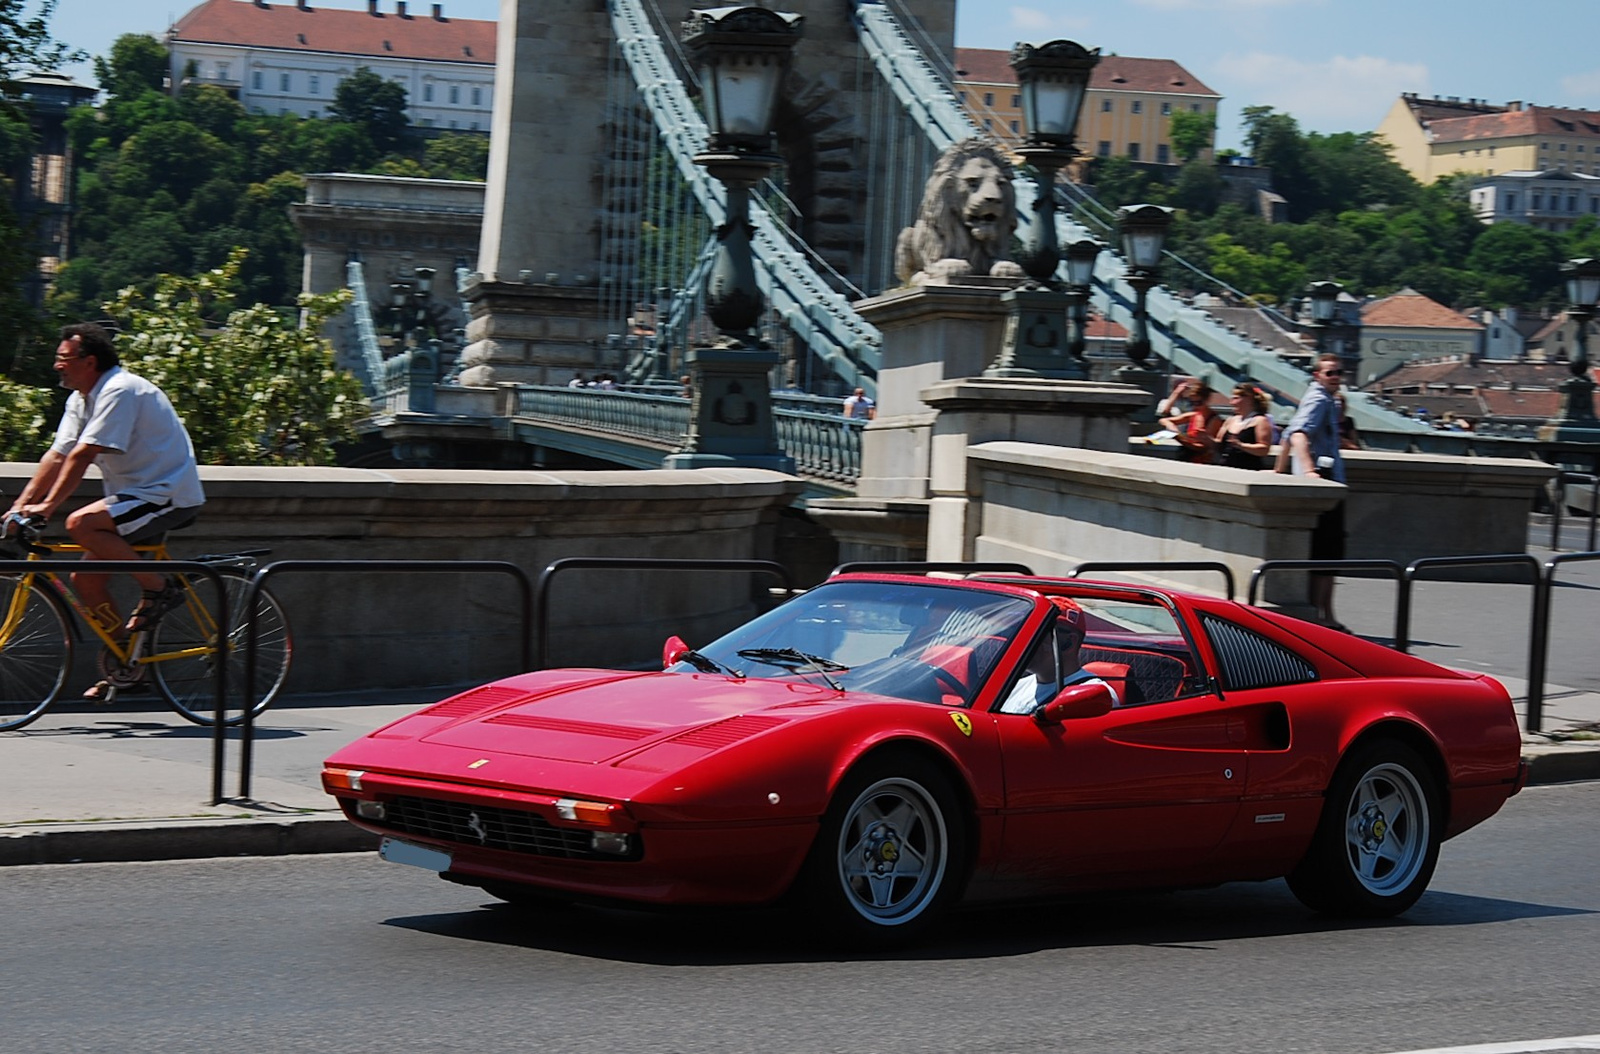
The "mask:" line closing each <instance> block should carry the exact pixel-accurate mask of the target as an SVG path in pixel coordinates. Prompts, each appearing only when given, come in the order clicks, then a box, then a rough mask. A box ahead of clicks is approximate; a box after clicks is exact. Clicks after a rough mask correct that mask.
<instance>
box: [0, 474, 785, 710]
mask: <svg viewBox="0 0 1600 1054" xmlns="http://www.w3.org/2000/svg"><path fill="white" fill-rule="evenodd" d="M30 472H31V466H29V465H20V464H0V493H3V494H8V495H15V494H16V493H17V492H18V491H19V490H20V489H21V487H22V486H23V485H24V484H25V483H26V481H27V479H28V476H29V474H30ZM201 475H202V478H203V480H204V483H205V487H206V493H207V496H208V501H207V504H206V509H205V512H204V513H203V515H202V516H201V518H200V520H199V522H198V523H197V524H195V526H193V527H191V528H189V529H187V530H183V531H179V532H176V533H174V534H173V535H172V536H171V539H170V542H171V547H172V551H173V555H174V556H175V557H177V558H179V559H184V558H188V557H193V556H196V555H199V554H201V553H206V552H226V551H232V550H235V549H253V548H270V549H271V550H272V552H271V555H270V556H269V557H267V558H266V559H268V560H291V559H292V560H375V559H383V560H497V561H509V562H511V563H513V564H516V565H518V566H519V567H521V568H522V569H523V570H524V571H525V572H526V573H527V574H528V575H529V577H530V578H531V579H534V580H535V581H536V580H537V578H538V576H539V573H540V572H541V571H542V570H543V569H544V568H545V567H546V566H547V565H548V564H549V563H550V562H551V561H553V560H556V559H560V558H562V557H571V556H610V557H674V558H719V559H771V558H772V557H773V553H774V549H775V542H776V536H777V519H778V515H779V513H780V511H781V510H782V509H784V508H785V507H787V506H788V505H789V504H790V503H792V502H793V500H794V498H795V496H796V495H797V494H798V492H799V489H800V482H799V481H798V480H795V479H793V478H791V477H787V476H782V475H779V474H777V473H773V472H762V471H758V470H753V469H706V470H699V471H694V472H670V471H654V472H625V471H617V472H566V473H545V472H487V471H485V472H467V471H450V472H445V471H429V470H396V471H372V470H364V469H343V468H282V469H275V468H224V467H215V468H203V469H202V470H201ZM99 493H100V484H99V481H98V479H93V480H90V481H86V482H85V484H84V485H83V487H82V488H81V489H80V492H79V498H80V500H84V501H87V500H91V499H92V498H94V497H97V496H99ZM775 584H777V583H776V582H773V581H772V580H770V579H768V578H764V577H763V578H758V579H752V578H751V576H747V575H744V574H728V573H715V574H707V573H688V572H666V571H656V572H648V573H644V572H618V571H574V572H570V573H567V574H564V575H562V576H560V577H558V578H557V579H556V583H555V584H554V585H553V587H552V591H551V595H550V599H551V613H552V614H551V619H550V624H551V625H550V660H549V661H550V665H552V666H585V665H596V666H599V665H638V664H645V663H649V662H650V661H651V660H653V659H655V658H657V657H658V656H659V654H660V647H661V642H662V641H663V640H664V639H665V638H666V637H667V636H668V635H670V634H673V633H676V634H678V635H680V636H682V637H683V638H684V639H685V640H688V641H690V642H691V643H695V644H699V643H704V642H706V641H707V640H709V639H710V638H711V637H712V636H714V635H716V634H718V633H720V632H723V631H725V630H726V629H729V628H731V627H732V626H734V625H737V624H738V623H739V622H742V621H743V620H745V619H746V618H748V617H749V616H750V615H751V614H753V613H754V611H755V610H756V608H755V602H754V600H753V599H752V598H753V596H755V595H756V593H757V592H758V591H759V590H762V589H764V588H765V587H766V586H768V585H775ZM795 584H796V585H809V584H810V583H809V582H796V583H795ZM272 589H273V592H274V593H276V594H277V595H278V597H279V599H280V600H281V601H282V603H283V605H284V607H285V609H286V610H287V612H288V615H289V619H290V623H291V626H292V629H293V633H294V647H295V652H294V664H293V669H292V671H291V679H290V681H289V684H288V686H287V690H288V691H291V692H309V691H339V690H346V689H349V690H354V689H359V688H367V687H401V686H411V687H421V686H425V685H446V684H460V683H463V682H470V681H475V680H485V679H489V678H492V677H499V676H504V675H506V674H509V673H512V672H514V671H515V669H516V667H517V665H518V663H517V658H518V655H519V647H518V644H519V642H518V635H519V632H520V625H521V616H520V603H519V594H518V592H517V589H516V585H515V581H514V579H512V578H511V577H510V576H507V575H503V574H471V575H463V574H428V575H421V574H405V575H379V574H376V573H354V574H352V573H328V574H320V575H319V574H311V573H298V572H295V573H287V574H285V575H283V576H282V577H279V578H276V579H274V581H273V584H272ZM125 606H126V605H125ZM94 650H96V649H92V648H89V647H87V646H83V647H80V652H82V653H89V654H80V657H79V658H80V662H79V666H80V673H79V675H78V676H79V679H80V680H84V681H86V680H87V679H88V677H89V675H88V673H87V670H88V669H89V667H88V663H89V662H92V660H93V655H92V652H93V651H94ZM78 686H79V685H78V681H74V685H73V688H74V690H75V688H76V687H78Z"/></svg>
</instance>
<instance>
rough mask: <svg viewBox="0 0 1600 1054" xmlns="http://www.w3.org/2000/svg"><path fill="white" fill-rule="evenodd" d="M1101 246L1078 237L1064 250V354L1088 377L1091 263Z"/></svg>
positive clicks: (1098, 255)
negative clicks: (1065, 322) (1065, 318)
mask: <svg viewBox="0 0 1600 1054" xmlns="http://www.w3.org/2000/svg"><path fill="white" fill-rule="evenodd" d="M1101 248H1102V246H1101V244H1100V243H1099V242H1097V241H1095V240H1094V239H1093V238H1080V239H1078V240H1077V241H1075V242H1072V243H1071V244H1070V245H1068V246H1067V248H1066V256H1067V355H1068V356H1070V357H1071V358H1072V359H1075V360H1077V362H1078V363H1080V364H1081V365H1082V367H1083V373H1084V376H1085V377H1087V376H1088V375H1089V369H1088V364H1087V362H1086V360H1085V358H1084V349H1085V348H1086V347H1087V346H1088V343H1089V341H1088V331H1089V285H1090V283H1092V282H1093V281H1094V265H1095V261H1097V260H1098V259H1099V258H1100V250H1101Z"/></svg>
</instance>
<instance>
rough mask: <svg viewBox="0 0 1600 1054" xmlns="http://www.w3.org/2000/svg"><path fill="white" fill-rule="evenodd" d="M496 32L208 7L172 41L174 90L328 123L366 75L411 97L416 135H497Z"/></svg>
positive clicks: (302, 9)
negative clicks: (493, 130) (348, 83)
mask: <svg viewBox="0 0 1600 1054" xmlns="http://www.w3.org/2000/svg"><path fill="white" fill-rule="evenodd" d="M495 31H496V23H494V22H488V21H483V20H475V19H455V18H449V17H447V16H446V15H445V13H444V5H443V4H437V3H436V4H433V5H431V11H430V12H429V13H428V14H413V13H412V12H411V11H410V10H409V9H408V6H407V4H406V2H405V0H398V2H397V3H395V5H394V8H393V10H391V11H383V10H380V7H379V0H368V2H367V9H366V10H365V11H361V10H342V9H337V8H323V7H315V6H313V5H312V3H311V2H310V0H297V2H296V3H293V4H285V3H273V2H271V0H205V2H204V3H202V4H200V5H199V6H198V7H196V8H194V9H193V10H191V11H190V12H189V13H188V14H186V15H184V16H183V18H181V19H179V20H178V21H177V22H176V23H174V24H173V26H172V28H171V29H169V30H168V31H167V37H166V44H167V48H168V51H169V55H170V62H171V67H170V68H171V76H172V83H173V85H175V86H181V85H183V84H185V83H191V84H192V83H201V84H214V85H216V86H218V87H220V88H222V89H224V90H225V91H227V92H228V93H229V94H231V95H233V96H235V97H236V98H237V99H238V100H239V102H240V103H241V104H242V105H243V106H244V107H245V108H246V109H247V110H250V111H252V112H256V113H265V114H279V115H289V114H293V115H296V116H300V117H325V116H327V113H328V109H329V107H330V106H332V105H333V101H334V96H335V93H336V92H337V91H338V88H339V85H340V83H342V82H343V81H344V79H345V78H346V77H349V76H350V75H351V74H353V73H355V72H356V70H358V69H361V68H362V67H366V68H368V69H370V70H372V72H373V73H376V74H377V75H378V76H380V77H382V78H384V79H385V80H388V81H392V82H393V83H395V84H398V85H400V86H401V87H402V88H404V89H405V92H406V102H407V107H406V115H407V116H408V117H409V118H410V119H411V123H412V124H413V125H415V126H419V127H423V128H439V129H444V130H454V131H462V132H481V133H483V134H485V135H487V134H488V132H489V127H490V121H491V118H492V115H493V106H494V72H495V65H494V60H495Z"/></svg>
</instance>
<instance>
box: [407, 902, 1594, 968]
mask: <svg viewBox="0 0 1600 1054" xmlns="http://www.w3.org/2000/svg"><path fill="white" fill-rule="evenodd" d="M1591 913H1592V912H1590V911H1589V910H1588V909H1578V908H1567V907H1562V906H1555V905H1548V904H1535V903H1529V902H1524V901H1515V900H1503V899H1498V898H1493V897H1475V896H1466V895H1462V894H1455V893H1445V892H1430V893H1427V894H1425V895H1424V896H1423V898H1422V900H1421V901H1419V902H1418V903H1417V905H1416V906H1415V907H1413V908H1412V909H1411V910H1410V911H1409V912H1407V913H1406V914H1405V915H1402V916H1400V917H1399V918H1394V919H1379V920H1349V919H1334V918H1330V917H1327V916H1322V915H1317V914H1314V913H1312V912H1310V911H1308V910H1307V909H1306V908H1305V907H1303V906H1301V904H1300V903H1299V901H1297V900H1295V898H1294V896H1293V894H1291V893H1290V892H1289V889H1288V887H1287V885H1285V883H1283V882H1282V881H1273V882H1264V883H1235V884H1231V885H1226V886H1220V887H1217V888H1214V889H1207V890H1190V891H1183V892H1175V893H1151V894H1138V895H1126V896H1110V897H1106V896H1101V897H1095V898H1081V899H1073V900H1061V901H1049V902H1032V903H1027V904H1016V903H1012V904H1007V905H1005V906H1003V907H972V908H965V909H962V910H959V911H957V912H955V913H953V914H952V915H951V916H950V917H949V918H947V919H945V920H944V922H943V923H942V924H941V925H940V926H939V927H938V928H937V929H936V930H935V931H934V932H933V933H931V934H929V935H928V936H927V938H926V939H924V940H922V941H919V942H917V943H915V944H912V945H910V946H907V947H904V948H896V949H892V950H865V951H863V950H859V949H841V948H839V947H836V946H831V945H829V944H827V943H825V942H823V941H822V940H820V939H819V938H818V936H817V934H816V927H815V926H814V925H812V924H811V923H810V921H809V920H807V919H806V918H803V917H800V916H799V915H798V914H797V913H791V912H785V911H780V910H719V911H713V910H705V911H683V912H641V911H627V910H621V909H614V908H598V907H589V906H576V905H550V906H544V907H540V908H533V907H519V906H514V905H510V904H500V903H489V904H485V905H483V906H482V907H481V908H480V909H477V910H469V911H460V912H451V913H439V914H430V915H416V916H409V917H400V918H391V919H387V920H385V923H384V924H385V925H389V926H396V927H400V928H403V929H409V930H415V931H419V932H425V933H432V934H436V935H439V936H442V937H450V938H454V939H458V940H469V941H481V942H485V943H491V944H498V945H505V946H509V947H521V948H529V949H538V950H540V951H553V952H560V953H563V954H568V955H581V956H585V957H589V958H595V959H605V960H611V961H615V962H628V963H636V964H641V965H654V966H730V965H751V964H759V963H766V964H774V963H796V962H831V961H839V960H842V959H847V960H851V961H875V960H891V961H916V960H949V959H957V960H959V959H990V958H1004V957H1009V956H1015V955H1027V954H1031V953H1033V952H1038V951H1044V950H1049V949H1060V948H1083V947H1115V946H1131V945H1144V946H1148V947H1163V948H1175V949H1189V950H1194V951H1210V950H1213V949H1214V947H1215V946H1216V945H1217V944H1220V943H1223V942H1229V941H1238V940H1249V939H1254V938H1262V937H1284V936H1293V935H1299V934H1310V933H1330V932H1339V931H1345V930H1362V929H1394V928H1402V927H1409V928H1416V927H1430V926H1467V925H1484V924H1488V923H1496V922H1506V921H1510V920H1515V919H1530V918H1550V917H1559V916H1565V915H1583V914H1591Z"/></svg>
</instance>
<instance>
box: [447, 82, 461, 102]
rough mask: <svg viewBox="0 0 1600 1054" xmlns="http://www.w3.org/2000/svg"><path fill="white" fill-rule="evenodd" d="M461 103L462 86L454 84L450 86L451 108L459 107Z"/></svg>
mask: <svg viewBox="0 0 1600 1054" xmlns="http://www.w3.org/2000/svg"><path fill="white" fill-rule="evenodd" d="M460 103H461V86H460V85H459V84H452V85H450V105H451V106H458V105H460Z"/></svg>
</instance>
